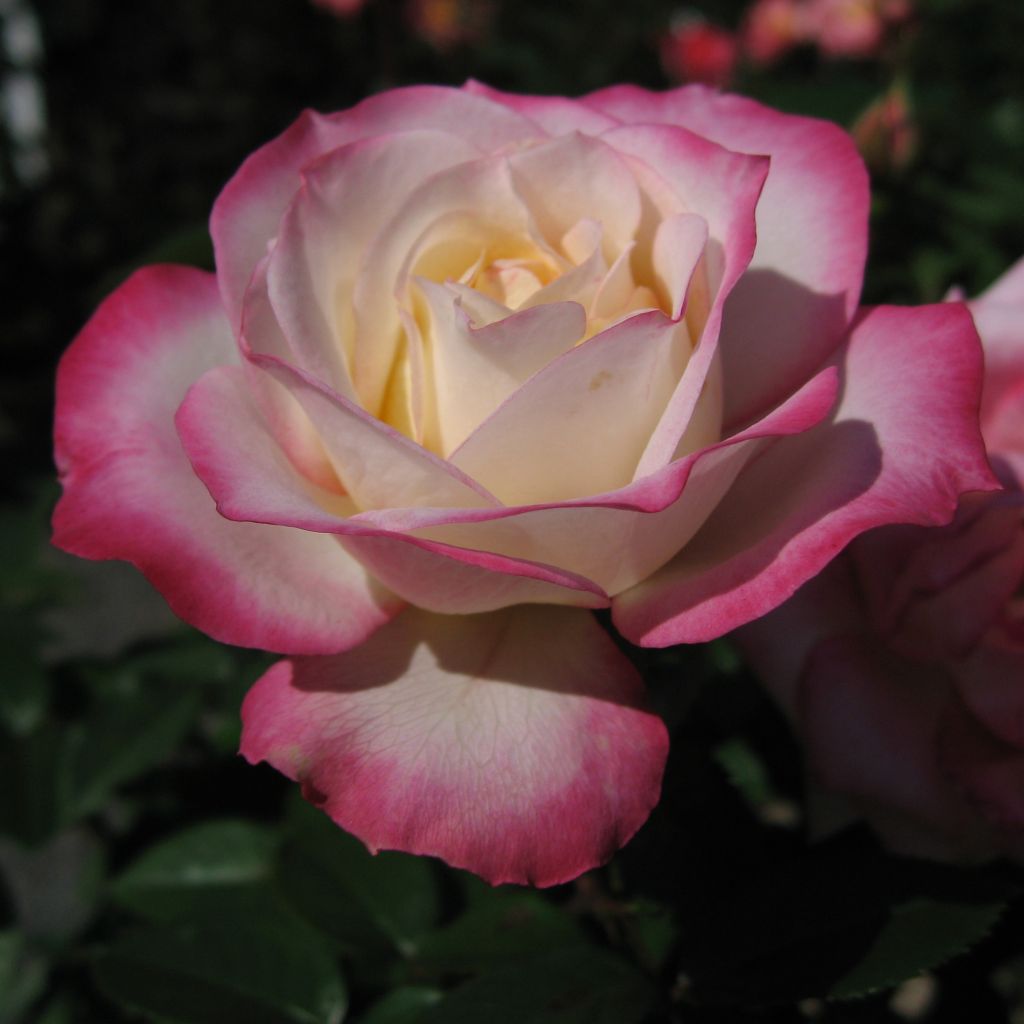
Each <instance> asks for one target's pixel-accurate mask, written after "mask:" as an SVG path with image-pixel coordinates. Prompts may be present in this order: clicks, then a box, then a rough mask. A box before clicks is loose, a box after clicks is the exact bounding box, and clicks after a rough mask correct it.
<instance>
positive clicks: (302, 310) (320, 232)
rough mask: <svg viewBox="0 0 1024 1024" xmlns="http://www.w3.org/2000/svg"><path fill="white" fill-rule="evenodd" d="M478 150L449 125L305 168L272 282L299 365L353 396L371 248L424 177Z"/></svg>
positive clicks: (359, 147)
mask: <svg viewBox="0 0 1024 1024" xmlns="http://www.w3.org/2000/svg"><path fill="white" fill-rule="evenodd" d="M481 155H482V154H481V153H480V150H478V149H477V148H476V147H475V146H473V145H471V144H470V143H469V142H466V141H464V140H462V139H459V138H456V137H454V136H452V135H450V134H448V133H445V132H429V131H408V132H402V133H400V134H394V135H384V136H377V137H375V138H372V139H362V140H360V141H359V142H356V143H352V144H351V145H348V146H344V147H342V148H340V149H336V150H333V151H332V152H331V153H329V154H327V155H326V156H324V157H323V158H321V159H320V160H318V161H317V162H316V163H314V164H311V165H308V166H307V167H306V168H305V169H304V170H303V172H302V187H301V188H300V189H299V190H298V191H297V193H296V195H295V198H294V199H293V201H292V203H291V204H290V206H289V207H288V210H287V211H286V212H285V214H284V216H283V218H282V220H281V224H280V228H279V231H278V236H277V244H276V245H275V247H274V250H273V254H272V255H271V258H270V264H269V270H268V280H267V285H268V289H269V295H270V300H271V302H272V304H273V308H274V312H275V314H276V316H277V319H278V322H279V323H280V324H281V328H282V330H283V331H284V334H285V336H286V337H287V338H288V339H289V342H290V345H291V348H292V350H293V351H294V352H295V355H296V357H297V365H298V366H300V367H301V368H302V369H304V370H306V371H308V372H309V373H311V374H313V375H314V376H316V377H318V378H319V379H320V380H322V381H323V382H324V383H325V384H328V385H329V386H330V387H332V388H334V389H335V390H336V391H339V392H341V393H342V394H343V395H345V396H346V397H349V398H352V397H354V395H353V391H352V385H351V379H350V373H349V367H350V366H351V364H352V360H353V358H354V349H355V323H354V319H353V311H352V304H353V292H354V289H355V283H356V278H357V276H358V273H359V269H360V266H361V264H362V261H363V258H364V256H365V250H366V248H367V246H368V245H369V243H370V242H371V241H372V239H373V238H374V237H375V236H376V234H377V231H378V230H379V229H380V226H381V224H382V223H386V222H387V221H388V220H389V219H390V218H391V217H392V216H393V215H394V214H395V213H396V212H397V210H398V208H399V207H400V206H401V205H402V203H403V202H405V200H406V199H407V198H408V196H409V195H410V194H411V193H412V192H413V191H415V189H416V188H418V187H419V186H420V185H422V184H423V182H424V181H426V180H427V179H428V178H430V177H431V176H432V175H434V174H437V173H439V172H440V171H443V170H447V169H448V168H450V167H454V166H456V165H457V164H460V163H465V162H466V161H469V160H473V159H477V158H479V157H480V156H481Z"/></svg>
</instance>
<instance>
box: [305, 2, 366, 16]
mask: <svg viewBox="0 0 1024 1024" xmlns="http://www.w3.org/2000/svg"><path fill="white" fill-rule="evenodd" d="M313 3H314V4H316V6H317V7H323V8H324V9H325V10H328V11H333V13H335V14H340V15H341V16H342V17H343V18H350V17H352V16H353V15H355V14H358V13H359V12H360V11H361V10H362V9H363V8H364V7H365V6H366V0H313Z"/></svg>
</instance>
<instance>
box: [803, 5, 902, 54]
mask: <svg viewBox="0 0 1024 1024" xmlns="http://www.w3.org/2000/svg"><path fill="white" fill-rule="evenodd" d="M809 19H810V34H811V36H812V38H813V39H814V40H815V42H816V43H817V44H818V47H819V48H820V49H821V51H822V52H823V53H825V54H827V55H828V56H830V57H870V56H873V55H874V54H875V52H876V51H877V50H878V48H879V46H880V45H881V42H882V38H883V36H884V34H885V21H884V19H883V17H882V12H881V10H880V9H879V4H878V0H811V2H810V13H809Z"/></svg>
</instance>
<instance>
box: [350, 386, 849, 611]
mask: <svg viewBox="0 0 1024 1024" xmlns="http://www.w3.org/2000/svg"><path fill="white" fill-rule="evenodd" d="M836 383H837V375H836V373H835V371H831V370H826V371H824V372H823V373H822V374H820V375H819V376H818V377H816V378H814V379H813V380H811V381H809V382H808V383H807V384H806V385H805V386H804V388H803V389H801V390H800V391H799V392H797V394H795V395H794V396H793V397H792V398H791V399H790V400H789V401H788V402H786V403H784V404H783V405H781V406H780V407H779V408H778V409H776V410H775V411H774V412H773V413H772V414H771V415H770V416H768V417H765V419H764V420H762V421H761V422H759V423H758V424H756V425H755V426H753V427H751V428H749V429H748V430H747V431H744V432H743V433H742V434H737V435H736V436H735V437H732V438H730V439H729V440H727V441H723V442H720V443H719V444H717V445H714V446H712V447H710V448H706V449H704V450H702V451H700V452H697V453H695V454H693V455H691V456H689V457H688V458H686V459H680V460H677V461H676V462H674V463H672V464H671V465H670V466H667V467H665V469H663V470H662V471H661V472H659V473H656V474H653V475H652V476H649V477H646V478H644V479H643V480H638V481H634V482H633V483H631V484H629V485H627V486H626V487H624V488H621V489H620V490H617V491H612V492H609V493H606V494H598V495H592V496H590V497H587V498H580V499H575V500H573V501H568V502H565V503H562V504H546V505H537V506H526V507H521V508H501V509H384V510H381V511H379V512H369V513H361V514H360V515H358V516H356V517H355V518H356V520H358V521H360V522H364V523H366V524H367V525H371V524H372V525H375V526H377V527H378V528H383V529H389V530H402V531H409V532H412V533H414V534H415V536H417V537H422V538H427V539H431V540H435V541H439V542H444V543H448V544H452V545H456V546H458V547H460V548H468V549H479V550H486V551H492V552H500V553H501V554H503V555H506V556H509V557H517V558H524V559H528V560H533V561H537V562H540V563H542V564H556V565H560V566H564V567H565V568H567V569H568V570H570V571H573V572H576V573H579V574H580V575H581V576H583V577H585V578H586V579H591V580H594V581H595V582H597V583H598V584H600V586H601V587H602V588H603V589H604V591H606V592H607V593H609V594H616V593H618V592H620V591H621V590H624V589H626V588H627V587H630V586H632V585H633V584H635V583H637V582H639V581H640V580H642V579H645V578H646V577H647V576H648V575H649V574H650V573H651V572H653V571H654V570H655V569H657V568H659V567H660V566H661V565H663V564H664V563H665V562H666V561H667V560H668V559H669V558H671V557H672V555H673V554H675V553H676V552H677V551H678V550H679V549H680V548H681V547H682V546H683V545H684V544H686V542H687V541H688V540H689V539H690V538H691V537H692V536H693V535H694V533H696V531H697V530H698V529H699V528H700V526H701V524H702V523H703V522H704V521H705V520H706V519H707V517H708V515H709V514H711V513H712V510H713V509H714V508H715V506H716V504H717V503H718V501H719V500H720V499H721V498H722V495H723V494H725V493H726V492H727V491H728V489H729V487H730V486H731V485H732V484H733V482H734V481H735V479H736V477H737V475H738V474H739V473H740V472H741V471H742V470H743V467H744V466H745V465H746V464H747V463H748V462H749V461H750V460H751V459H752V458H754V456H755V455H756V454H757V453H758V452H759V451H760V449H761V448H762V447H763V446H764V445H765V444H766V443H770V442H771V441H772V440H773V439H775V438H777V437H779V436H782V435H787V434H793V433H799V432H801V431H805V430H808V429H810V428H811V427H812V426H814V425H815V424H817V423H819V422H820V421H821V420H822V419H823V418H824V417H825V416H827V415H828V412H829V410H830V409H831V408H832V406H833V405H834V403H835V396H836Z"/></svg>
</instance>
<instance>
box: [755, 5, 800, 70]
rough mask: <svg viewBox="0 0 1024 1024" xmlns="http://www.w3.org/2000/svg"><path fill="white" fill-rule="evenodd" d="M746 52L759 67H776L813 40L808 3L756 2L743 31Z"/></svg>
mask: <svg viewBox="0 0 1024 1024" xmlns="http://www.w3.org/2000/svg"><path fill="white" fill-rule="evenodd" d="M741 39H742V41H743V51H744V53H745V54H746V56H747V57H748V58H749V59H750V60H751V61H753V62H754V63H755V64H774V63H775V61H777V60H778V59H779V58H780V57H782V56H784V55H785V54H786V53H788V52H789V51H790V50H791V49H793V47H794V46H798V45H800V44H801V43H805V42H807V41H808V40H809V39H810V25H809V19H808V8H807V4H806V2H805V0H755V2H754V3H753V4H751V5H750V7H749V8H748V9H747V13H746V15H745V17H744V20H743V27H742V29H741Z"/></svg>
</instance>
